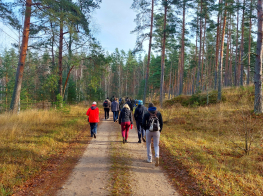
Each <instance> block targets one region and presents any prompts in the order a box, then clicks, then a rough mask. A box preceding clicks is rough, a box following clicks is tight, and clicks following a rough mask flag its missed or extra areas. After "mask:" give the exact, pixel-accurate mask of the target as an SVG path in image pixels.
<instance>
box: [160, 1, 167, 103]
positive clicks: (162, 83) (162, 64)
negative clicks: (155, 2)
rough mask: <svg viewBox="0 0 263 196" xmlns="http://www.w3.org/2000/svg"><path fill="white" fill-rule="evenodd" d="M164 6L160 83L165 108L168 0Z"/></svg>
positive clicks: (161, 100) (161, 97)
mask: <svg viewBox="0 0 263 196" xmlns="http://www.w3.org/2000/svg"><path fill="white" fill-rule="evenodd" d="M165 3H166V5H165V6H164V21H163V44H162V61H161V82H160V105H161V107H162V106H163V90H164V66H165V42H166V18H167V3H168V2H167V0H165Z"/></svg>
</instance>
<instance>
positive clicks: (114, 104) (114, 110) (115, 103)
mask: <svg viewBox="0 0 263 196" xmlns="http://www.w3.org/2000/svg"><path fill="white" fill-rule="evenodd" d="M111 111H112V113H113V121H114V122H117V120H118V116H119V103H118V98H115V99H114V101H113V102H112V103H111Z"/></svg>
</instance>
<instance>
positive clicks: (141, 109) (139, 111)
mask: <svg viewBox="0 0 263 196" xmlns="http://www.w3.org/2000/svg"><path fill="white" fill-rule="evenodd" d="M146 113H147V108H146V107H145V106H144V105H143V102H142V100H139V101H138V107H137V108H136V109H135V113H134V119H135V120H136V126H137V131H138V138H139V141H138V143H142V140H143V141H144V142H146V139H145V129H144V128H143V127H142V119H143V116H144V114H146ZM141 139H142V140H141Z"/></svg>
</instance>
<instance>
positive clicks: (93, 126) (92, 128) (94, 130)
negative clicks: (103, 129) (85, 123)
mask: <svg viewBox="0 0 263 196" xmlns="http://www.w3.org/2000/svg"><path fill="white" fill-rule="evenodd" d="M97 127H98V123H90V134H91V137H93V135H94V134H97Z"/></svg>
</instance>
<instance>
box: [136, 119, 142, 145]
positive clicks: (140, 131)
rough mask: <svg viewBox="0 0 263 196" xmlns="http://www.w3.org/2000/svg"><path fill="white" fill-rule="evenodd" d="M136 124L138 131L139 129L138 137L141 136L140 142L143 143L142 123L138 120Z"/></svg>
mask: <svg viewBox="0 0 263 196" xmlns="http://www.w3.org/2000/svg"><path fill="white" fill-rule="evenodd" d="M136 126H137V131H138V138H139V141H138V143H141V142H142V141H141V138H142V126H141V123H140V122H137V121H136Z"/></svg>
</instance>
